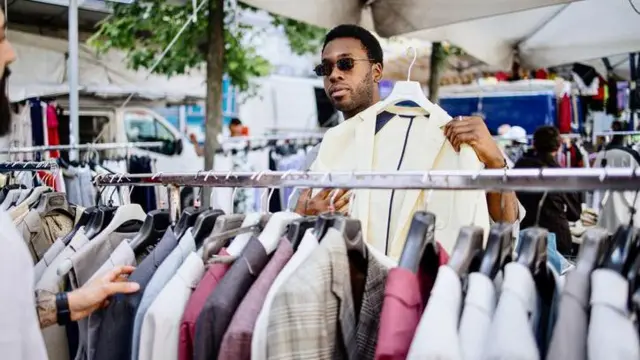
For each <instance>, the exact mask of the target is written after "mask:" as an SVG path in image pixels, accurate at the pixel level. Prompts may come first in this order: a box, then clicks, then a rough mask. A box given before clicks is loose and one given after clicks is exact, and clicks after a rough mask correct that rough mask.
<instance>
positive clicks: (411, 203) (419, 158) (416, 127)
mask: <svg viewBox="0 0 640 360" xmlns="http://www.w3.org/2000/svg"><path fill="white" fill-rule="evenodd" d="M429 110H431V111H430V113H431V116H430V117H429V118H426V117H416V118H415V120H414V124H413V128H412V129H411V133H410V135H409V139H408V142H407V149H406V151H405V155H404V159H403V161H402V167H401V171H429V170H431V169H432V168H433V166H434V163H435V162H436V160H437V158H438V154H439V153H440V149H441V148H442V145H443V144H444V142H445V141H446V138H445V136H444V132H443V131H442V129H441V127H442V126H444V125H445V124H446V123H447V122H448V119H450V118H443V117H441V116H439V114H437V113H435V114H434V112H433V109H429ZM423 193H424V190H406V191H405V195H404V200H403V202H402V207H401V210H400V213H399V214H398V215H397V216H398V220H397V224H398V227H397V230H396V233H395V234H392V239H390V240H392V242H391V243H390V245H391V246H393V244H395V243H396V241H399V237H400V236H401V235H402V234H404V233H405V231H403V230H404V229H405V227H406V226H407V224H409V223H410V220H411V216H412V215H413V212H414V208H415V206H416V202H418V200H419V199H420V197H421V195H422V194H423ZM391 246H390V248H391Z"/></svg>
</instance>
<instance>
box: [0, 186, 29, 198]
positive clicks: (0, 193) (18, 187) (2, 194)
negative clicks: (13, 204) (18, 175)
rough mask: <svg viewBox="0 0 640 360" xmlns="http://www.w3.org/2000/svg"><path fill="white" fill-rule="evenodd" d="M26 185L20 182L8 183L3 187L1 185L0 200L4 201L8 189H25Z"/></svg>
mask: <svg viewBox="0 0 640 360" xmlns="http://www.w3.org/2000/svg"><path fill="white" fill-rule="evenodd" d="M26 188H27V187H26V186H24V185H22V184H9V185H6V186H5V187H3V188H2V189H1V190H0V202H4V199H5V198H6V197H7V194H8V193H9V191H11V190H15V189H26Z"/></svg>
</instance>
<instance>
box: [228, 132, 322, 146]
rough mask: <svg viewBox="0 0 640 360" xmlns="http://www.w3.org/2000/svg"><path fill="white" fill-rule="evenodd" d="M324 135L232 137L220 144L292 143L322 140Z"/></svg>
mask: <svg viewBox="0 0 640 360" xmlns="http://www.w3.org/2000/svg"><path fill="white" fill-rule="evenodd" d="M323 136H324V134H306V135H304V134H296V135H265V136H234V137H229V138H225V139H223V140H222V141H221V143H222V144H233V143H239V142H250V141H254V142H262V141H293V140H316V139H322V138H323Z"/></svg>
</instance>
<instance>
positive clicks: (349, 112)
mask: <svg viewBox="0 0 640 360" xmlns="http://www.w3.org/2000/svg"><path fill="white" fill-rule="evenodd" d="M315 71H316V74H318V76H322V77H323V80H324V89H325V92H326V94H327V97H328V98H329V99H330V101H331V103H332V104H333V106H334V107H335V108H336V109H338V110H339V111H342V113H343V114H344V118H345V119H347V120H345V122H347V121H349V119H351V118H353V117H354V116H356V115H357V114H358V113H360V112H362V111H364V110H366V109H367V108H369V107H371V106H372V105H374V104H376V103H377V102H378V101H380V90H379V83H380V81H381V80H382V77H383V52H382V48H381V46H380V43H379V42H378V40H377V39H376V38H375V37H374V36H373V35H372V34H371V33H370V32H369V31H367V30H366V29H364V28H362V27H359V26H356V25H340V26H337V27H335V28H333V29H332V30H331V31H329V32H328V33H327V35H326V36H325V39H324V44H323V47H322V59H321V64H320V65H318V66H317V67H316V68H315ZM443 130H444V134H445V136H446V137H447V139H448V140H449V141H450V142H451V144H452V145H453V147H454V149H455V150H456V151H458V150H459V149H460V145H462V144H468V145H470V146H471V147H472V148H473V149H474V151H475V152H476V154H477V156H478V158H479V160H480V161H481V162H482V163H484V165H485V167H486V168H490V169H501V168H505V167H506V164H507V163H506V160H505V158H504V156H503V154H502V152H501V150H500V149H499V147H498V145H497V144H496V142H495V141H494V140H493V137H492V136H491V134H490V132H489V130H488V129H487V126H486V124H485V122H484V120H483V119H482V118H480V117H477V116H470V117H461V118H460V120H456V121H451V122H449V123H448V124H447V125H446V126H445V128H444V129H443ZM329 131H331V130H329ZM318 149H319V146H316V147H315V148H314V149H313V150H312V151H310V152H309V153H308V156H307V160H306V164H305V169H304V170H307V169H309V167H310V166H311V165H312V163H313V162H314V161H315V159H316V157H317V155H318ZM394 167H395V165H394ZM331 193H332V192H331V191H328V190H327V191H320V192H319V193H318V194H316V195H315V196H313V197H312V196H311V195H312V192H311V190H310V189H307V190H305V191H303V192H302V193H301V195H299V196H298V194H299V193H296V195H294V197H293V198H292V200H293V201H292V203H294V204H296V208H295V211H296V212H298V213H299V214H303V215H312V214H318V213H322V212H325V211H328V210H329V209H330V205H331V204H330V202H331V197H332V196H330V194H331ZM346 193H347V191H346V190H344V189H342V190H338V191H337V193H336V194H335V197H334V198H335V199H337V200H336V202H335V203H334V204H333V205H334V207H333V208H335V209H336V210H338V211H340V210H345V211H346V209H347V208H348V207H347V205H348V202H349V196H346ZM396 193H398V191H397V190H396ZM295 197H297V199H296V198H295ZM501 199H504V204H505V205H504V206H501V204H502V201H501ZM487 202H488V210H489V214H490V215H491V218H492V219H493V220H494V221H507V222H511V223H514V222H516V221H517V219H518V213H519V207H518V202H517V199H516V196H515V193H513V192H503V193H487ZM370 221H372V222H373V221H381V222H385V223H387V222H388V219H387V218H386V215H385V218H384V219H383V218H380V219H370Z"/></svg>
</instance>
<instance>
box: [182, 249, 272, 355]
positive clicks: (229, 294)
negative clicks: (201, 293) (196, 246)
mask: <svg viewBox="0 0 640 360" xmlns="http://www.w3.org/2000/svg"><path fill="white" fill-rule="evenodd" d="M268 261H269V256H268V254H267V253H266V251H265V248H264V246H262V243H261V242H260V241H259V240H258V239H257V238H256V237H252V238H251V240H249V242H248V243H247V245H246V247H245V248H244V250H243V251H242V255H240V258H239V259H238V261H235V262H234V263H233V265H231V268H230V269H229V271H228V272H227V273H226V275H225V276H224V277H223V278H222V280H220V283H219V284H218V285H217V286H216V289H215V291H214V292H213V293H212V294H211V295H209V297H208V298H207V301H206V303H205V304H204V307H203V308H202V311H201V312H200V315H199V316H198V320H197V322H196V339H195V344H194V349H195V351H194V359H197V360H206V359H210V358H217V357H218V353H219V351H220V344H221V343H222V338H223V337H224V333H225V332H226V330H227V327H228V326H229V323H230V322H231V319H232V317H233V314H234V313H235V311H236V309H237V308H238V306H239V305H240V302H241V301H242V299H243V297H244V295H245V294H246V293H247V291H248V290H249V289H250V288H251V285H253V283H254V282H255V280H256V278H257V277H258V276H259V275H260V272H261V271H262V269H264V267H265V266H266V265H267V262H268Z"/></svg>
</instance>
